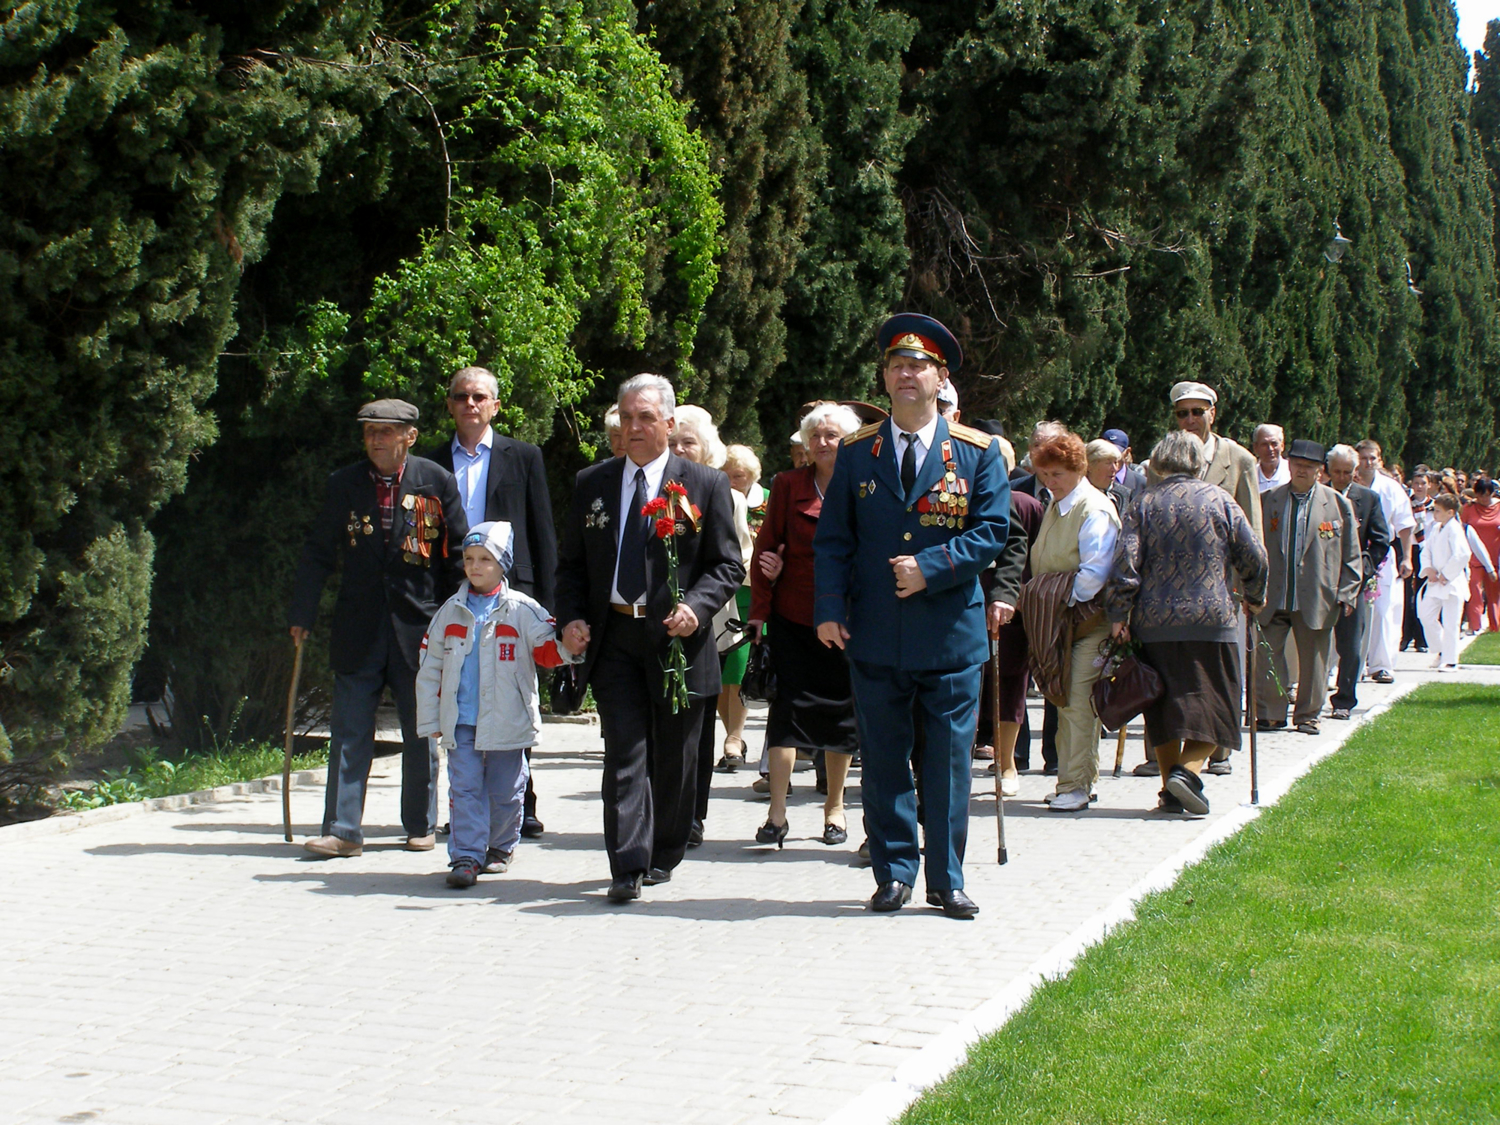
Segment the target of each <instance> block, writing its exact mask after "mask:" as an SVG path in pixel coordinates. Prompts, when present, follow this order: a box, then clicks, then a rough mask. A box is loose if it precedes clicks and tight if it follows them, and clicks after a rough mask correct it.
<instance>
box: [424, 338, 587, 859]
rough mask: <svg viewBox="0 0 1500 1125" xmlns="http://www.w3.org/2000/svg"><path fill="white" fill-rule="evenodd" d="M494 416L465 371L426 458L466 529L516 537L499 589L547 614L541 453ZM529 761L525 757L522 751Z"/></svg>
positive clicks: (531, 815)
mask: <svg viewBox="0 0 1500 1125" xmlns="http://www.w3.org/2000/svg"><path fill="white" fill-rule="evenodd" d="M499 409H500V383H499V381H498V380H497V379H496V378H495V376H494V374H493V373H491V372H490V371H488V370H486V369H485V368H483V367H465V368H463V369H462V370H460V371H459V372H458V374H456V375H454V376H453V378H452V380H451V381H450V382H449V384H448V413H449V414H451V415H453V423H454V430H455V432H454V435H453V438H452V440H450V441H446V442H444V443H443V444H442V445H439V446H436V447H435V448H433V449H430V450H428V452H427V457H428V459H429V460H431V461H432V462H433V463H434V464H436V465H441V466H442V467H443V468H445V469H447V470H448V471H449V472H450V473H452V474H453V478H454V480H455V481H456V482H457V483H458V494H459V499H460V500H462V501H463V505H464V515H465V517H467V519H468V521H469V526H470V527H475V526H477V525H479V524H481V523H484V522H485V521H487V520H504V521H505V522H506V523H508V524H510V526H511V528H512V530H514V532H515V544H514V550H515V562H514V565H513V567H512V568H511V571H510V573H509V574H507V575H506V576H505V577H506V581H507V582H509V583H510V584H511V585H512V586H514V587H515V588H516V589H517V590H520V591H521V593H523V594H526V595H528V596H530V597H533V598H535V599H536V600H537V601H539V602H541V604H542V606H543V608H544V609H547V610H549V611H550V610H551V609H552V608H553V605H554V603H555V602H556V600H557V597H556V590H557V535H556V533H555V532H554V531H553V529H552V499H551V497H550V496H549V495H548V493H547V471H546V469H544V468H543V467H542V451H541V450H540V449H538V448H537V447H536V446H534V445H531V444H530V443H528V442H524V441H516V440H515V439H514V438H508V437H502V436H501V435H499V434H497V433H495V431H494V428H493V427H492V426H491V425H490V423H491V422H492V421H493V420H494V417H495V412H496V411H497V410H499ZM526 758H527V760H528V761H529V760H530V759H531V751H530V750H527V751H526ZM535 776H536V775H535V774H533V773H530V772H529V771H528V773H527V777H526V803H525V812H524V817H523V819H522V821H521V835H523V836H527V837H531V838H535V837H537V836H540V835H541V834H542V832H543V825H542V822H541V821H540V820H539V819H538V818H537V815H536V786H535V784H534V780H533V779H534V778H535Z"/></svg>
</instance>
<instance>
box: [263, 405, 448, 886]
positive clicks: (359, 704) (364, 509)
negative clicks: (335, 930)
mask: <svg viewBox="0 0 1500 1125" xmlns="http://www.w3.org/2000/svg"><path fill="white" fill-rule="evenodd" d="M417 418H418V413H417V408H416V407H415V406H413V405H412V404H411V403H409V402H402V401H401V400H400V399H393V398H385V399H380V400H378V401H376V402H371V403H367V404H365V405H364V406H363V407H361V408H360V411H359V413H358V414H357V415H355V420H356V421H357V422H358V423H359V424H360V426H361V428H362V430H363V433H364V443H365V454H366V457H365V460H363V461H360V462H358V463H356V464H353V465H348V466H346V467H344V468H342V469H339V470H337V471H336V472H334V473H332V474H331V475H330V476H329V478H328V490H327V493H326V495H325V496H324V499H323V508H322V511H321V512H319V514H318V517H317V519H316V520H314V522H313V525H312V528H311V529H310V530H309V531H308V534H307V541H306V543H305V544H304V545H303V548H302V561H301V562H300V563H299V564H298V566H297V578H296V582H295V585H294V586H293V590H292V605H291V610H290V612H289V613H288V614H287V618H288V621H289V623H290V625H291V632H292V637H293V639H294V640H296V641H297V643H299V644H300V643H301V642H302V641H303V640H304V639H305V638H306V637H307V635H308V633H309V632H311V630H312V628H313V625H314V624H315V623H316V622H317V618H318V601H319V599H320V597H321V596H322V593H323V584H324V583H325V582H326V581H327V580H328V576H329V575H330V574H332V573H333V572H334V571H335V570H336V569H339V568H340V565H341V564H342V574H341V577H340V581H339V596H338V601H337V602H336V603H335V604H334V608H333V634H332V636H331V637H330V638H329V648H328V655H329V663H330V664H331V665H332V666H333V715H332V718H331V724H330V725H331V730H330V733H331V735H332V737H331V738H330V740H329V747H328V787H327V792H326V793H325V795H324V804H323V831H322V835H320V836H318V837H316V838H315V839H312V840H308V841H307V843H306V845H305V846H306V848H307V850H308V851H309V852H311V853H312V854H313V855H315V856H319V857H321V858H325V859H326V858H333V857H337V856H353V855H359V854H360V853H361V852H362V851H363V850H364V832H363V829H362V827H361V822H362V820H363V817H364V806H365V787H366V785H367V784H368V782H369V778H370V759H371V757H373V755H374V753H375V709H376V707H378V706H379V704H380V697H381V695H382V694H383V693H384V691H385V689H386V688H387V687H389V688H390V689H391V692H392V694H393V695H395V697H396V712H397V714H398V715H399V716H400V718H401V744H402V746H401V824H402V826H403V827H404V828H405V830H406V846H407V848H408V849H410V850H412V851H429V850H431V849H432V847H433V844H434V842H435V841H434V835H435V830H436V826H437V769H438V760H437V747H436V745H435V744H434V743H433V742H432V741H431V740H430V739H426V738H419V737H417V697H416V682H417V665H418V663H419V662H420V659H421V651H420V650H421V645H422V635H423V633H424V632H425V631H426V629H427V623H428V622H429V621H430V620H431V619H432V615H433V614H434V613H435V612H437V608H438V606H440V605H441V604H442V603H443V602H444V601H445V600H446V599H447V598H448V596H449V595H450V594H452V593H453V591H454V590H456V589H457V588H458V581H459V579H460V578H462V577H463V551H462V550H461V549H460V547H459V544H460V543H462V542H463V538H464V533H465V532H466V531H467V530H468V524H467V523H466V522H465V519H464V506H463V502H462V501H461V500H460V499H459V495H458V486H457V484H455V483H454V480H453V474H452V473H450V472H448V471H447V470H446V469H442V468H439V467H438V466H437V465H434V464H433V463H432V462H431V461H428V460H425V459H424V458H421V457H413V456H411V455H410V453H411V447H412V443H413V442H415V441H416V440H417Z"/></svg>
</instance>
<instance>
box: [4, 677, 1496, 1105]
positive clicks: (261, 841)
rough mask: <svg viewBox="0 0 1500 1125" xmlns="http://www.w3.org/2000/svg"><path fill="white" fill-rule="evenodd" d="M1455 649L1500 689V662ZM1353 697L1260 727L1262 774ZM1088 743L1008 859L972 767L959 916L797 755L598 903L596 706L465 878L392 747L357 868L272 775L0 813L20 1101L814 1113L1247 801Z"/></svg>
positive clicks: (301, 800)
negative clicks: (643, 874)
mask: <svg viewBox="0 0 1500 1125" xmlns="http://www.w3.org/2000/svg"><path fill="white" fill-rule="evenodd" d="M1404 659H1405V658H1404ZM1420 663H1425V661H1422V660H1421V658H1412V659H1410V660H1409V661H1408V662H1407V669H1406V670H1404V671H1403V674H1402V676H1401V677H1400V678H1399V680H1398V684H1397V685H1396V686H1395V687H1394V688H1381V687H1378V686H1376V685H1371V684H1366V685H1362V687H1361V696H1362V699H1361V702H1362V704H1363V705H1364V706H1365V707H1366V708H1368V707H1369V706H1371V705H1375V704H1379V703H1381V702H1382V701H1384V700H1386V699H1388V698H1390V697H1391V696H1393V695H1394V694H1396V693H1398V692H1400V691H1404V690H1408V689H1409V688H1410V687H1411V686H1412V685H1413V684H1414V683H1416V682H1419V681H1422V680H1426V679H1429V678H1442V679H1447V680H1450V681H1451V680H1452V678H1453V677H1451V676H1450V677H1436V676H1431V675H1429V674H1427V673H1426V672H1425V671H1423V672H1418V671H1416V667H1417V665H1418V664H1420ZM1465 673H1466V674H1465V675H1464V677H1463V678H1465V679H1469V678H1479V679H1482V680H1484V681H1485V682H1493V683H1500V669H1497V670H1493V671H1481V670H1474V669H1465ZM1469 673H1472V675H1470V674H1469ZM1360 717H1361V716H1360V714H1359V713H1356V721H1355V722H1354V723H1352V724H1342V723H1337V724H1336V723H1333V722H1325V723H1324V733H1323V734H1322V735H1320V736H1319V737H1318V738H1308V737H1306V736H1300V735H1296V734H1277V735H1273V736H1263V737H1262V738H1261V740H1260V745H1261V755H1260V757H1261V767H1262V770H1263V771H1264V778H1263V781H1262V787H1263V789H1265V788H1270V787H1272V784H1273V783H1274V780H1275V779H1276V778H1277V777H1278V776H1283V775H1290V774H1291V772H1293V771H1295V770H1296V769H1297V767H1298V765H1299V763H1303V762H1305V761H1306V760H1307V758H1308V757H1309V756H1310V755H1311V754H1312V753H1314V751H1315V750H1317V749H1319V748H1324V749H1326V747H1327V744H1328V743H1330V742H1337V741H1339V740H1341V739H1343V738H1346V737H1347V735H1348V734H1349V733H1350V732H1351V731H1352V730H1353V729H1355V728H1357V726H1358V725H1359V719H1360ZM760 726H761V724H760V721H759V719H753V720H752V723H751V730H752V732H753V733H752V734H751V736H750V741H751V743H752V745H754V744H758V742H759V740H760V739H759V730H760ZM1034 727H1035V729H1040V723H1039V722H1036V723H1034ZM1101 753H1102V754H1103V755H1104V759H1105V763H1104V764H1105V770H1106V776H1104V777H1103V778H1102V779H1101V781H1100V784H1099V803H1098V804H1097V805H1096V806H1095V807H1094V809H1093V810H1092V811H1090V812H1088V813H1086V814H1082V815H1079V816H1071V817H1070V816H1062V815H1057V814H1052V813H1049V812H1047V811H1046V808H1045V806H1044V805H1043V804H1042V803H1041V798H1042V796H1043V795H1044V794H1046V793H1048V792H1050V791H1051V783H1050V779H1046V778H1043V777H1042V776H1040V774H1030V775H1027V776H1026V777H1024V778H1023V779H1022V795H1021V797H1020V798H1018V799H1013V800H1010V801H1007V804H1006V812H1007V829H1008V836H1009V840H1008V843H1009V848H1010V855H1011V862H1010V863H1009V864H1008V865H1006V866H1004V867H1000V866H998V865H996V864H995V862H994V857H995V822H994V801H993V798H992V797H991V796H990V795H989V792H990V786H991V784H992V783H991V781H990V779H989V777H988V776H987V775H985V774H983V773H982V771H981V769H979V768H976V771H975V772H976V782H975V791H976V794H975V797H974V798H973V801H972V806H971V811H972V815H973V822H972V829H971V836H970V849H969V852H970V854H969V862H968V864H967V866H966V874H967V881H968V889H969V891H970V893H971V894H972V895H973V897H974V898H975V900H976V901H977V902H978V903H979V904H980V906H981V907H982V911H983V912H982V913H981V914H980V916H979V918H978V919H977V920H975V921H974V922H972V923H959V922H953V921H950V920H948V919H945V918H943V917H942V916H941V915H940V914H938V913H937V912H935V911H931V910H928V909H925V908H922V907H920V906H914V907H910V908H908V909H906V910H904V911H902V912H901V913H899V914H897V915H895V916H875V915H872V914H869V913H868V912H867V911H866V910H865V909H864V900H865V899H866V898H867V897H868V896H869V894H870V893H871V891H872V889H873V880H872V878H871V876H870V874H869V872H868V871H865V870H858V869H855V868H853V867H851V861H852V860H853V859H854V853H855V848H856V846H857V844H858V842H859V838H860V837H859V832H858V827H857V825H858V812H857V809H858V800H859V791H858V775H857V773H856V774H855V775H854V776H853V777H851V783H852V784H851V790H850V794H849V797H850V803H851V810H852V812H853V823H854V826H855V827H854V830H853V831H851V840H850V842H849V844H848V845H846V846H843V847H836V848H829V847H825V846H824V845H822V844H821V843H820V842H818V840H817V836H818V834H819V833H820V831H821V827H822V818H821V798H819V797H817V796H816V795H815V794H814V793H813V791H812V775H811V773H809V772H799V773H798V774H797V775H796V778H795V783H794V796H793V800H792V804H791V809H790V815H791V818H792V836H791V837H789V839H788V842H787V847H786V849H785V850H784V851H782V852H779V853H778V852H777V851H775V850H774V849H766V848H761V847H757V846H755V845H754V844H753V843H751V842H750V841H751V839H752V837H753V834H754V831H755V828H756V827H757V826H758V825H759V824H760V823H761V822H762V821H763V820H764V818H765V809H766V805H765V802H764V801H763V800H760V799H756V798H755V797H754V796H753V794H752V793H751V791H750V783H751V781H753V779H754V777H755V774H754V772H753V770H745V771H741V772H740V773H738V774H736V775H733V776H726V775H715V778H714V794H713V800H712V805H711V809H710V814H709V820H708V842H707V843H706V844H705V846H704V847H702V848H700V849H697V850H696V851H693V852H690V853H689V858H688V860H687V861H686V862H685V863H684V864H683V866H682V867H681V868H680V869H679V871H678V874H677V877H676V878H675V879H674V880H673V882H672V883H670V884H666V885H663V886H659V887H656V888H648V889H647V890H646V892H645V898H644V899H643V900H642V901H641V902H639V903H636V904H632V905H630V906H627V907H616V906H611V905H610V904H608V903H607V902H606V901H605V899H604V890H605V888H606V887H607V885H608V869H607V865H606V862H605V858H604V855H603V850H602V840H601V834H600V807H599V799H598V782H599V762H600V758H601V754H600V742H599V736H598V732H597V728H594V727H588V726H561V725H550V724H549V725H548V726H547V728H546V729H545V731H544V735H543V745H542V746H541V747H540V748H539V749H538V751H537V752H536V754H535V755H534V761H535V766H536V772H537V788H538V791H539V793H540V796H541V815H542V817H543V819H544V820H545V821H546V823H547V834H546V835H545V836H544V837H543V838H542V839H541V840H539V841H523V843H522V847H521V849H520V850H519V851H518V853H517V859H516V862H515V864H514V866H513V868H512V871H511V873H510V874H508V875H504V876H492V877H486V878H484V879H483V880H482V881H481V883H480V885H479V886H478V887H477V888H475V889H473V890H470V891H467V892H455V891H451V890H449V889H448V888H447V887H446V886H445V885H444V884H443V879H442V873H443V871H444V870H445V866H444V864H445V860H444V856H443V853H442V852H441V851H439V852H436V853H428V854H419V853H410V852H406V851H404V850H403V849H402V848H401V836H400V828H399V824H398V822H397V818H396V812H397V797H398V781H397V777H396V776H395V770H396V759H383V760H381V761H380V762H379V763H378V765H377V768H378V773H377V776H376V778H375V779H374V782H373V784H372V787H371V792H370V798H369V804H368V815H367V820H368V821H369V823H370V825H371V828H370V842H369V843H367V845H366V850H365V854H364V855H363V856H362V857H359V858H354V859H346V860H331V861H323V862H318V861H313V860H307V859H303V858H302V856H301V853H300V849H299V848H297V847H293V846H290V845H287V844H285V843H284V842H283V841H282V839H281V824H280V796H279V794H275V793H267V794H255V793H247V794H245V795H242V796H234V797H231V798H230V799H228V800H224V801H221V802H219V803H215V804H200V805H194V806H190V807H186V808H181V809H174V810H161V811H156V812H151V813H149V814H146V815H140V816H134V817H131V818H127V819H121V820H113V821H107V822H101V823H91V824H88V825H86V826H82V827H79V828H77V829H76V830H74V831H71V832H67V833H65V834H57V833H53V834H48V835H39V836H32V837H28V836H26V835H25V834H24V833H10V834H8V830H6V829H0V864H3V870H4V872H5V876H4V879H3V880H0V917H3V919H4V925H3V926H0V998H3V1003H0V1119H3V1120H4V1121H6V1122H15V1123H17V1125H29V1123H33V1122H57V1121H67V1122H83V1121H88V1122H96V1123H99V1125H117V1123H118V1125H124V1123H133V1122H141V1123H143V1125H173V1123H175V1122H183V1123H188V1125H212V1123H215V1122H221V1121H222V1122H234V1123H236V1125H241V1123H272V1122H303V1123H319V1125H337V1123H342V1122H350V1123H357V1125H385V1123H387V1122H389V1123H392V1125H395V1123H398V1122H399V1123H403V1125H404V1123H407V1122H425V1121H439V1122H472V1121H484V1122H486V1123H509V1122H516V1123H522V1122H547V1123H548V1125H559V1123H567V1122H595V1123H596V1122H601V1121H619V1122H636V1121H639V1122H674V1123H675V1122H704V1123H712V1125H732V1123H741V1122H755V1123H763V1122H771V1121H773V1120H775V1121H781V1120H788V1119H790V1120H801V1121H823V1120H825V1119H826V1118H828V1117H829V1116H830V1115H833V1114H835V1113H838V1112H839V1111H840V1109H841V1108H843V1107H845V1106H848V1105H849V1104H850V1103H851V1102H852V1101H853V1100H854V1099H856V1098H857V1097H858V1095H860V1094H861V1093H862V1092H863V1091H866V1090H868V1089H869V1088H871V1087H872V1086H875V1085H876V1084H879V1083H882V1082H886V1081H888V1080H889V1078H890V1076H891V1074H892V1072H893V1071H894V1070H895V1069H896V1068H898V1067H900V1066H902V1065H903V1064H905V1063H908V1062H909V1061H910V1060H912V1059H914V1058H916V1057H917V1055H918V1053H919V1052H921V1051H922V1050H923V1049H924V1048H926V1047H929V1046H930V1045H931V1044H933V1043H934V1042H935V1041H937V1040H938V1039H939V1038H940V1037H941V1036H943V1035H944V1033H945V1032H947V1031H949V1030H951V1029H952V1028H953V1027H954V1026H955V1025H957V1024H958V1023H959V1022H960V1021H962V1020H964V1019H967V1018H969V1017H971V1016H972V1014H973V1013H974V1012H975V1011H976V1010H978V1009H979V1008H980V1007H981V1005H983V1004H984V1003H985V1002H986V1001H987V1000H989V999H990V998H992V997H994V996H996V995H997V994H999V993H1001V992H1002V991H1003V990H1004V989H1005V988H1006V987H1007V985H1008V984H1010V983H1011V982H1015V981H1018V980H1020V979H1021V978H1022V977H1023V975H1024V974H1025V973H1026V972H1027V971H1028V967H1029V966H1032V965H1033V964H1034V963H1036V962H1037V961H1038V960H1039V959H1040V958H1043V957H1044V956H1046V955H1047V953H1048V951H1049V950H1051V949H1055V948H1057V947H1058V946H1059V945H1060V944H1061V943H1064V942H1065V941H1066V940H1067V939H1068V936H1069V935H1070V934H1074V933H1075V932H1076V931H1077V930H1078V929H1079V927H1081V926H1084V925H1085V924H1086V923H1087V922H1088V921H1089V920H1090V919H1091V918H1093V917H1095V916H1097V915H1098V913H1099V912H1100V911H1101V910H1104V909H1105V908H1106V907H1108V906H1109V904H1111V903H1112V902H1114V901H1115V900H1117V899H1118V897H1119V896H1120V895H1121V894H1122V892H1124V891H1125V890H1126V889H1127V888H1130V887H1132V886H1134V885H1136V883H1137V882H1138V881H1139V880H1140V879H1142V878H1143V877H1144V876H1146V875H1147V873H1149V872H1151V871H1152V870H1153V869H1154V868H1156V867H1157V866H1158V865H1159V864H1161V863H1162V861H1163V860H1164V859H1165V858H1166V857H1169V856H1172V855H1174V854H1176V853H1177V852H1178V851H1179V850H1180V849H1182V848H1184V847H1185V846H1187V845H1189V844H1191V843H1192V841H1194V840H1195V839H1198V838H1200V837H1201V836H1202V835H1203V834H1204V833H1207V832H1211V831H1213V829H1214V826H1215V825H1216V824H1217V823H1218V821H1219V820H1220V819H1221V818H1223V817H1224V816H1226V815H1228V814H1230V813H1231V812H1232V810H1235V809H1236V808H1237V806H1238V804H1239V803H1241V802H1243V801H1245V800H1246V799H1247V797H1248V792H1249V782H1248V770H1247V767H1246V757H1245V755H1243V754H1242V755H1239V756H1237V758H1236V770H1235V774H1234V775H1233V776H1231V777H1227V778H1211V779H1209V797H1210V799H1211V801H1212V802H1213V804H1214V815H1212V816H1210V817H1208V818H1206V819H1204V820H1200V821H1186V820H1180V819H1175V818H1163V817H1160V816H1158V815H1156V814H1153V813H1151V812H1149V811H1148V810H1149V809H1150V808H1151V807H1152V806H1153V805H1154V803H1155V793H1156V790H1157V788H1158V783H1157V782H1156V781H1154V780H1152V779H1141V778H1133V777H1130V776H1129V775H1128V770H1129V768H1130V767H1131V766H1133V765H1134V764H1135V763H1136V762H1138V761H1140V760H1141V754H1142V750H1141V743H1140V737H1139V730H1138V729H1137V730H1136V732H1134V734H1133V736H1132V737H1131V739H1130V742H1129V748H1128V750H1127V754H1126V770H1127V776H1125V777H1123V778H1121V779H1119V780H1115V779H1112V778H1110V777H1109V776H1108V769H1109V767H1110V766H1112V764H1113V755H1114V745H1113V740H1111V741H1110V742H1109V743H1108V744H1107V745H1106V746H1101ZM292 808H293V816H294V818H295V821H296V823H297V825H298V827H299V841H300V839H301V838H302V836H303V835H305V834H307V833H309V832H311V831H312V830H313V828H314V827H315V823H316V820H317V818H318V817H319V816H320V812H321V791H320V790H317V789H298V790H295V791H294V792H293V795H292ZM918 895H919V899H920V888H919V891H918Z"/></svg>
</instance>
